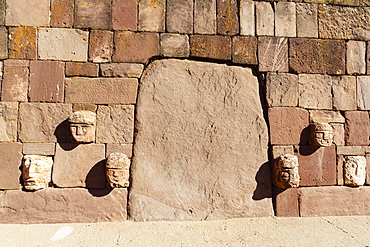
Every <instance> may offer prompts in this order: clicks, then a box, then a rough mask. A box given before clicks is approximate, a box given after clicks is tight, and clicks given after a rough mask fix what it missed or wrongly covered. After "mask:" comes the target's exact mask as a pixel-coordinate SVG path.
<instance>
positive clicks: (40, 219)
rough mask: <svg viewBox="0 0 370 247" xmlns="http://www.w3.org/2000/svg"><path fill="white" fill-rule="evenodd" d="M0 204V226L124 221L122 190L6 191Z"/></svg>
mask: <svg viewBox="0 0 370 247" xmlns="http://www.w3.org/2000/svg"><path fill="white" fill-rule="evenodd" d="M61 198H62V200H61ZM0 202H1V204H0V206H1V207H2V208H4V209H8V210H4V211H3V214H2V216H3V217H0V222H1V223H18V224H31V223H32V224H36V223H43V224H46V223H87V222H89V223H91V222H103V221H123V220H126V218H127V211H126V203H127V189H125V188H120V189H114V190H111V189H89V190H87V189H57V188H48V189H44V190H40V191H36V192H33V193H30V192H25V191H8V192H7V193H3V194H1V196H0ZM45 205H47V207H45ZM10 209H14V210H10Z"/></svg>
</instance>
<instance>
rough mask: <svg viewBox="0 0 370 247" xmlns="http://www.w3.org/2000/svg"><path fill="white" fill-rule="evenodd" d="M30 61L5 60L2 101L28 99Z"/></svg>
mask: <svg viewBox="0 0 370 247" xmlns="http://www.w3.org/2000/svg"><path fill="white" fill-rule="evenodd" d="M28 64H29V61H26V62H24V61H17V60H5V62H4V76H3V81H2V87H1V90H2V91H1V100H2V101H27V100H28V98H27V93H28V74H29V70H28Z"/></svg>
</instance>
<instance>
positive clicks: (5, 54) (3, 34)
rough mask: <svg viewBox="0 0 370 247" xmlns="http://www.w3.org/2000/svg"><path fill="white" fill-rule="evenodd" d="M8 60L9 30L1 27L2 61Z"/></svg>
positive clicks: (0, 55) (0, 46)
mask: <svg viewBox="0 0 370 247" xmlns="http://www.w3.org/2000/svg"><path fill="white" fill-rule="evenodd" d="M6 58H8V30H7V29H6V28H5V27H0V59H6Z"/></svg>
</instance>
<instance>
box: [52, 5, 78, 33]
mask: <svg viewBox="0 0 370 247" xmlns="http://www.w3.org/2000/svg"><path fill="white" fill-rule="evenodd" d="M74 2H75V1H74V0H51V14H50V26H51V27H72V24H73V12H74Z"/></svg>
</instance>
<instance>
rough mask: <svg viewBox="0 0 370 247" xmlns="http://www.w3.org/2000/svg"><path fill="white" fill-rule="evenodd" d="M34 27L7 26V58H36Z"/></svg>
mask: <svg viewBox="0 0 370 247" xmlns="http://www.w3.org/2000/svg"><path fill="white" fill-rule="evenodd" d="M36 31H37V30H36V28H35V27H10V28H9V58H15V59H36V55H37V46H36V39H37V38H36Z"/></svg>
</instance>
